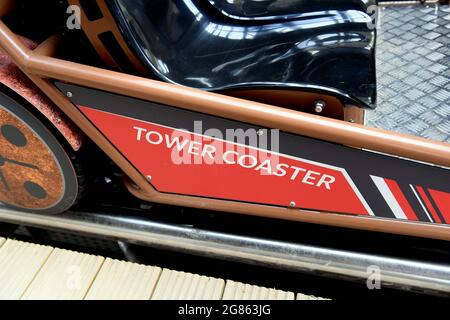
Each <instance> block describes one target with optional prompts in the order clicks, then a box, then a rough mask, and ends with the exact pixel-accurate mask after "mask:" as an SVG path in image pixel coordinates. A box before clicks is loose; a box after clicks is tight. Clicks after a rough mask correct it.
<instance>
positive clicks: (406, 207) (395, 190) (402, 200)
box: [384, 179, 419, 221]
mask: <svg viewBox="0 0 450 320" xmlns="http://www.w3.org/2000/svg"><path fill="white" fill-rule="evenodd" d="M384 181H385V182H386V184H387V186H388V187H389V189H390V190H391V192H392V194H393V195H394V197H395V200H397V202H398V204H399V205H400V207H401V208H402V210H403V212H404V213H405V215H406V217H407V218H408V220H414V221H418V220H419V219H418V218H417V215H416V213H415V212H414V210H413V208H411V205H410V204H409V202H408V200H407V199H406V197H405V195H404V194H403V192H402V190H401V189H400V186H399V185H398V183H397V182H396V181H394V180H390V179H384Z"/></svg>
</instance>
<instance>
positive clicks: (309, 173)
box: [80, 106, 372, 215]
mask: <svg viewBox="0 0 450 320" xmlns="http://www.w3.org/2000/svg"><path fill="white" fill-rule="evenodd" d="M125 107H126V106H124V108H125ZM80 108H81V110H82V111H83V113H84V114H85V115H86V116H87V117H88V118H89V119H90V120H91V121H92V122H93V123H94V124H95V125H96V126H97V127H98V128H99V129H100V130H101V131H102V132H103V133H104V134H105V136H106V137H107V138H108V139H110V140H111V142H112V143H113V144H114V145H115V146H116V147H117V148H118V149H119V150H120V151H121V152H122V153H123V154H124V155H125V156H126V157H127V158H128V159H129V160H130V161H131V162H132V163H133V164H134V165H135V166H136V167H137V169H138V170H139V171H140V172H141V173H142V174H143V175H145V176H151V183H152V185H153V186H154V187H155V188H156V189H157V190H159V191H160V192H166V193H176V194H186V195H196V196H202V197H208V198H218V199H229V200H235V201H245V202H252V203H262V204H269V205H277V206H294V207H298V208H305V209H314V210H320V211H330V212H341V213H351V214H358V215H368V214H372V212H371V210H370V208H369V207H368V205H367V204H366V202H365V200H364V199H363V198H362V196H361V194H360V193H359V191H358V190H357V188H356V186H355V185H354V183H353V181H352V180H351V178H350V177H349V175H348V174H347V172H346V171H345V170H344V169H342V168H338V167H334V166H331V165H326V164H323V163H318V162H313V161H309V160H305V159H301V158H296V157H293V156H288V155H283V154H278V153H274V152H271V151H267V150H262V149H256V148H252V147H249V146H244V145H239V144H236V143H232V142H229V141H224V140H220V139H216V138H212V137H209V136H203V135H199V134H193V133H188V132H185V131H182V130H178V129H174V128H171V127H167V126H163V125H159V124H155V123H150V122H145V121H141V120H136V119H132V118H128V117H125V116H120V115H117V114H112V113H108V112H104V111H100V110H96V109H91V108H85V107H80Z"/></svg>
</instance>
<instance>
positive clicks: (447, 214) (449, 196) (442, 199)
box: [428, 189, 450, 223]
mask: <svg viewBox="0 0 450 320" xmlns="http://www.w3.org/2000/svg"><path fill="white" fill-rule="evenodd" d="M428 192H429V193H430V195H431V197H432V198H433V200H434V203H435V204H436V206H437V207H438V208H439V211H440V212H441V214H442V216H443V217H444V219H445V222H446V223H450V193H446V192H442V191H437V190H432V189H429V190H428Z"/></svg>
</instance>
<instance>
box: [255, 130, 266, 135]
mask: <svg viewBox="0 0 450 320" xmlns="http://www.w3.org/2000/svg"><path fill="white" fill-rule="evenodd" d="M256 133H257V134H258V136H262V135H263V134H264V130H262V129H259V130H258V132H256Z"/></svg>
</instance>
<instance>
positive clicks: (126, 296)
mask: <svg viewBox="0 0 450 320" xmlns="http://www.w3.org/2000/svg"><path fill="white" fill-rule="evenodd" d="M160 273H161V268H159V267H151V266H144V265H140V264H136V263H131V262H125V261H118V260H112V259H110V258H107V259H106V260H105V263H104V264H103V265H102V267H101V269H100V271H99V273H98V275H97V277H96V278H95V280H94V283H93V284H92V286H91V288H90V289H89V292H88V293H87V295H86V299H87V300H149V299H150V297H151V296H152V294H153V291H154V289H155V287H156V283H157V282H158V279H159V276H160Z"/></svg>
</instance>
